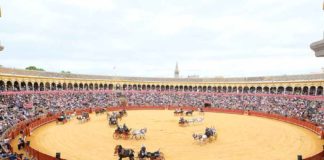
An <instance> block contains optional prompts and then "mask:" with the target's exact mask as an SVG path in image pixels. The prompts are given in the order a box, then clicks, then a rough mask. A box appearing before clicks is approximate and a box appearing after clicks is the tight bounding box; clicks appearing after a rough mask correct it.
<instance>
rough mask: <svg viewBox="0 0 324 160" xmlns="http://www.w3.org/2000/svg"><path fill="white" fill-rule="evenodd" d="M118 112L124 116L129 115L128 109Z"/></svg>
mask: <svg viewBox="0 0 324 160" xmlns="http://www.w3.org/2000/svg"><path fill="white" fill-rule="evenodd" d="M118 113H119V114H120V115H121V116H122V117H124V116H127V111H126V109H123V110H121V111H119V112H118Z"/></svg>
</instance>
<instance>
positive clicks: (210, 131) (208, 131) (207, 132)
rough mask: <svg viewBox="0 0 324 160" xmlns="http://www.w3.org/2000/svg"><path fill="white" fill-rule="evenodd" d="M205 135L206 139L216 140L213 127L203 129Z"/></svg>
mask: <svg viewBox="0 0 324 160" xmlns="http://www.w3.org/2000/svg"><path fill="white" fill-rule="evenodd" d="M205 135H206V136H207V138H210V137H211V138H216V129H215V128H214V127H210V128H208V127H207V128H206V129H205Z"/></svg>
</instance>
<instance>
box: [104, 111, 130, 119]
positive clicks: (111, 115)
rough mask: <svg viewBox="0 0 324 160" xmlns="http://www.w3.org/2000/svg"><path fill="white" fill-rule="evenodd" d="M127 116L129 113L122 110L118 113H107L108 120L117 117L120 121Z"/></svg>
mask: <svg viewBox="0 0 324 160" xmlns="http://www.w3.org/2000/svg"><path fill="white" fill-rule="evenodd" d="M126 116H127V111H126V110H125V109H124V110H120V111H118V112H112V113H111V114H109V113H107V118H108V119H109V118H110V117H115V118H116V119H118V120H122V118H123V117H126Z"/></svg>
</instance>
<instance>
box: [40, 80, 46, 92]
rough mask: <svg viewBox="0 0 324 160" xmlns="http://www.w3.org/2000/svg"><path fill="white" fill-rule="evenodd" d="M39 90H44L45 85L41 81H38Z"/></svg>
mask: <svg viewBox="0 0 324 160" xmlns="http://www.w3.org/2000/svg"><path fill="white" fill-rule="evenodd" d="M39 90H40V91H45V85H44V83H43V82H40V83H39Z"/></svg>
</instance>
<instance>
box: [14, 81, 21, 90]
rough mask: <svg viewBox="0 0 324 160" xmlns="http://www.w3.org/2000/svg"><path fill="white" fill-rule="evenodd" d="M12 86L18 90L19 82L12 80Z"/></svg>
mask: <svg viewBox="0 0 324 160" xmlns="http://www.w3.org/2000/svg"><path fill="white" fill-rule="evenodd" d="M13 88H14V90H15V91H20V87H19V83H18V82H17V81H15V82H14V85H13Z"/></svg>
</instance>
